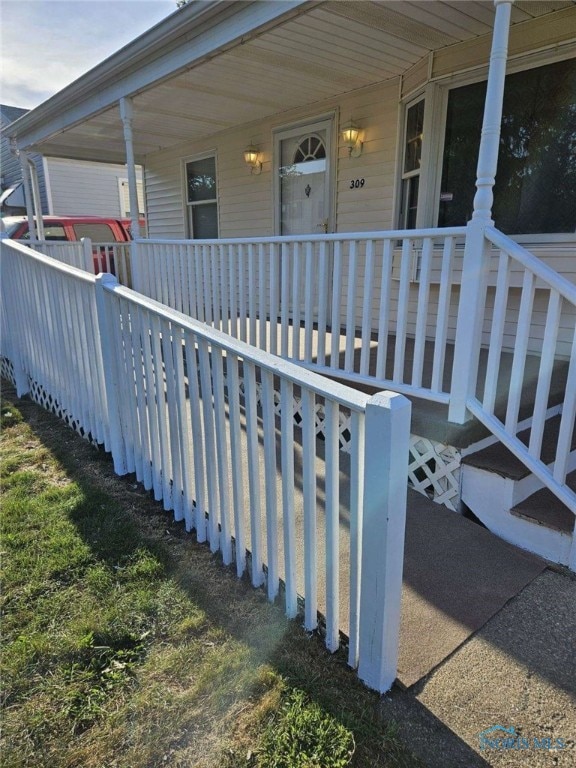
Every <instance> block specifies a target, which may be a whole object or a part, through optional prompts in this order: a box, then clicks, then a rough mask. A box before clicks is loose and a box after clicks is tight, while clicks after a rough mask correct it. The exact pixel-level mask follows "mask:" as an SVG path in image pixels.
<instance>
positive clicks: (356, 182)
mask: <svg viewBox="0 0 576 768" xmlns="http://www.w3.org/2000/svg"><path fill="white" fill-rule="evenodd" d="M365 183H366V180H365V179H352V181H351V182H350V189H361V188H362V187H363V186H364V184H365Z"/></svg>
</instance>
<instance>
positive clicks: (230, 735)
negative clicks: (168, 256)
mask: <svg viewBox="0 0 576 768" xmlns="http://www.w3.org/2000/svg"><path fill="white" fill-rule="evenodd" d="M0 460H1V465H0V472H1V478H2V554H3V576H2V580H3V592H2V634H3V643H2V667H1V672H2V681H3V685H2V703H3V716H2V718H3V734H2V742H1V749H2V764H3V765H5V766H10V768H19V767H20V766H22V767H23V766H34V768H40V767H43V766H45V767H46V768H60V767H61V766H62V767H64V766H66V768H71V767H73V766H77V767H78V768H80V767H81V768H116V767H117V768H140V767H142V768H144V766H146V768H155V767H156V766H170V768H179V767H184V766H187V767H192V766H193V768H249V767H251V766H254V767H255V768H258V767H260V768H344V766H348V765H349V766H357V767H360V766H361V767H362V768H370V766H392V767H395V766H406V767H407V768H417V766H420V765H421V764H420V763H419V762H418V761H417V760H416V759H415V758H414V757H413V756H412V755H411V754H410V753H409V751H408V750H406V749H405V748H404V746H403V745H402V744H401V743H400V742H399V740H398V739H397V738H396V736H395V728H394V724H393V723H391V722H388V721H386V720H385V719H384V716H383V714H382V708H381V706H379V702H380V697H378V696H377V695H376V694H374V693H372V692H370V691H368V690H367V689H366V688H364V687H363V686H362V685H361V683H359V681H358V680H357V678H356V677H355V674H354V673H353V672H352V671H351V670H350V669H349V668H348V666H347V664H346V657H345V654H344V653H336V654H334V655H330V654H329V653H328V652H327V651H326V649H325V647H324V646H323V644H322V641H321V639H320V638H318V637H317V636H315V635H309V634H307V633H306V632H304V630H303V629H302V628H301V620H295V621H288V620H287V619H286V618H285V617H284V615H283V613H282V609H281V607H279V606H276V605H271V604H270V603H269V602H268V601H267V600H266V598H265V595H264V593H263V592H262V591H258V590H254V589H252V587H251V586H250V584H249V583H248V582H247V581H245V580H238V579H237V578H236V576H235V573H234V572H233V571H232V570H231V569H227V568H224V567H223V565H222V563H221V560H220V558H219V557H218V556H217V555H213V554H211V553H210V551H209V549H208V548H207V547H206V546H205V545H201V544H198V543H197V542H196V541H195V538H194V536H193V535H191V534H186V533H185V532H184V530H183V528H182V527H181V524H178V523H174V522H173V520H172V518H171V515H169V514H168V513H166V512H163V511H162V509H161V507H160V505H159V504H157V503H155V502H154V501H153V500H152V499H151V498H150V496H149V494H147V493H146V492H145V491H144V490H143V489H142V488H141V487H140V486H139V485H138V484H136V482H135V479H134V478H133V477H127V478H118V477H116V476H115V475H114V473H113V470H112V464H111V460H110V458H109V456H107V455H106V454H105V453H104V452H103V451H97V450H96V449H95V448H93V447H92V446H91V445H90V444H89V443H88V442H87V441H86V440H83V439H82V438H80V437H79V436H78V435H76V434H75V433H74V432H73V431H72V430H71V429H69V428H68V427H66V426H65V425H64V424H63V423H62V422H59V421H58V420H57V419H56V418H55V417H54V416H52V415H51V414H49V413H47V412H45V411H43V410H42V409H40V408H39V407H38V406H36V405H34V404H33V403H31V402H30V401H28V400H18V399H16V397H15V395H14V393H13V390H12V388H11V387H9V386H7V385H5V386H4V387H3V396H2V437H1V445H0Z"/></svg>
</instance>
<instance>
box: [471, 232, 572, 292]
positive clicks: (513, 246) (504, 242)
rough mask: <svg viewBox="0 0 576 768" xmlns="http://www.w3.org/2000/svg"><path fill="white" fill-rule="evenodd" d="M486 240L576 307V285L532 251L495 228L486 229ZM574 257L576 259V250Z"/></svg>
mask: <svg viewBox="0 0 576 768" xmlns="http://www.w3.org/2000/svg"><path fill="white" fill-rule="evenodd" d="M486 239H487V240H489V241H490V242H491V243H492V244H493V245H495V246H496V247H497V248H500V249H501V250H502V251H505V252H506V253H507V254H508V255H509V256H510V257H511V258H513V259H514V260H515V261H518V262H519V263H520V264H522V266H523V267H526V269H529V270H530V272H532V273H533V274H534V275H536V277H538V278H540V280H542V281H544V282H545V283H547V284H548V285H549V286H550V288H552V289H553V290H555V291H558V293H559V294H561V295H562V296H564V298H565V299H568V301H570V302H571V303H572V304H574V305H576V285H574V283H571V282H570V281H569V280H566V278H565V277H562V275H559V274H558V272H556V271H555V270H553V269H552V268H551V267H549V266H548V265H547V264H545V263H544V262H543V261H542V260H541V259H539V258H538V257H536V256H534V254H533V253H530V251H528V250H526V248H524V247H523V246H521V245H519V244H518V243H517V242H516V241H515V240H512V239H511V238H509V237H508V236H507V235H505V234H504V233H503V232H500V231H499V230H497V229H495V228H494V227H488V228H487V229H486ZM574 257H575V258H576V249H575V252H574Z"/></svg>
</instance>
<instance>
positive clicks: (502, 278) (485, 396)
mask: <svg viewBox="0 0 576 768" xmlns="http://www.w3.org/2000/svg"><path fill="white" fill-rule="evenodd" d="M485 237H486V240H487V242H488V243H489V246H490V248H492V247H495V248H496V249H497V251H498V279H497V282H496V290H495V293H494V295H493V297H492V298H491V300H490V303H491V304H492V306H491V307H490V308H489V309H488V305H487V302H486V301H484V302H483V303H482V302H481V304H480V311H481V315H480V325H482V326H484V328H485V330H486V329H487V332H488V333H489V347H488V350H489V351H488V359H487V365H486V370H485V373H484V374H483V378H482V380H479V379H477V380H476V383H475V387H474V390H473V391H472V392H471V393H470V394H469V397H468V400H467V407H468V409H469V410H470V411H471V412H472V413H473V414H474V415H475V416H476V417H477V418H478V419H479V420H480V421H482V422H483V423H484V424H485V425H486V426H487V427H488V428H489V429H490V430H491V431H492V432H493V433H494V434H495V435H496V436H497V437H498V438H499V439H500V440H501V441H502V442H503V443H504V445H506V446H507V447H508V448H509V449H510V450H511V451H512V452H513V453H514V454H515V455H516V456H517V457H518V458H519V459H520V460H521V461H522V462H523V463H524V464H525V465H526V466H527V467H528V468H529V469H530V470H531V471H532V472H533V473H534V474H535V475H536V476H537V477H538V478H539V479H540V480H541V481H542V482H543V483H544V484H545V485H546V486H547V487H548V488H550V490H551V491H553V493H555V494H556V496H558V498H559V499H560V500H561V501H562V502H563V503H564V504H565V505H566V506H567V507H568V508H569V509H571V510H572V512H573V513H574V514H575V515H576V494H575V493H574V491H573V490H572V489H571V488H569V487H568V486H567V484H566V476H567V474H568V473H569V472H571V471H572V470H574V469H576V452H575V450H574V448H573V441H574V440H575V439H576V435H575V429H576V286H575V285H574V284H573V283H571V282H569V281H568V280H566V279H564V278H563V277H562V276H561V275H559V274H558V273H557V272H555V271H554V270H552V269H550V267H548V266H547V265H546V264H544V263H542V261H540V259H537V258H536V257H535V256H533V255H532V254H531V253H529V252H528V251H527V250H525V249H524V248H522V247H521V246H520V245H518V244H517V243H515V242H514V241H512V240H511V239H510V238H508V237H506V236H505V235H503V234H502V233H501V232H499V231H498V230H496V229H493V228H487V229H486V230H485ZM513 270H514V272H515V273H516V277H515V280H514V284H513V285H512V284H511V283H512V281H511V274H512V271H513ZM518 272H520V274H521V278H520V279H519V278H518ZM517 286H519V287H517ZM478 291H479V293H482V289H481V280H480V281H479V283H478ZM482 295H484V294H482ZM512 304H515V305H518V312H517V318H515V322H513V324H510V322H509V312H510V306H511V305H512ZM536 315H538V316H541V317H542V320H540V321H538V320H536V319H535V316H536ZM539 323H543V325H542V327H541V337H540V338H541V351H540V354H539V355H538V356H534V355H532V356H531V355H530V350H529V340H530V330H531V329H533V328H534V327H535V326H537V325H538V324H539ZM505 333H506V334H508V336H510V335H512V336H513V340H512V344H513V347H514V353H513V357H512V365H511V368H510V370H509V371H503V370H502V348H503V339H504V335H505ZM507 343H508V344H510V343H511V342H510V339H508V342H507ZM565 350H569V354H568V355H566V354H565ZM479 351H480V350H479V346H478V347H477V349H476V355H478V354H479ZM534 360H536V361H537V369H536V370H533V371H528V370H527V368H528V365H533V361H534ZM474 366H475V368H476V369H477V368H478V366H477V359H476V361H475V363H474ZM553 376H561V377H562V378H563V381H565V383H564V386H563V387H560V388H559V387H558V386H556V387H555V391H557V390H558V389H560V391H561V394H560V396H558V395H557V394H556V395H554V393H553V392H552V390H551V384H552V377H553ZM503 377H504V381H503ZM556 384H557V382H556ZM526 387H532V388H534V396H533V398H531V400H532V399H533V408H532V411H531V413H530V414H529V416H530V417H531V425H530V428H529V429H528V430H524V434H523V435H522V437H523V438H524V439H522V437H521V436H520V435H519V429H518V424H519V421H520V418H521V402H522V396H523V392H524V390H525V388H526ZM503 393H505V397H503ZM552 409H554V412H557V413H559V428H558V433H557V434H554V435H553V438H552V440H553V443H552V448H553V451H552V455H551V456H549V455H548V454H549V452H550V448H549V447H547V446H546V440H545V429H546V425H547V421H548V419H549V415H550V413H551V410H552Z"/></svg>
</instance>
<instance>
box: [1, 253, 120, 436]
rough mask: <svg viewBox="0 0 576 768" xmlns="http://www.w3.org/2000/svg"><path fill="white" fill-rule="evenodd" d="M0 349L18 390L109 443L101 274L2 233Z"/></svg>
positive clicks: (82, 429)
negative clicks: (98, 298) (98, 288)
mask: <svg viewBox="0 0 576 768" xmlns="http://www.w3.org/2000/svg"><path fill="white" fill-rule="evenodd" d="M1 243H2V261H1V267H2V281H1V282H2V285H1V297H2V302H1V303H2V335H1V349H0V352H1V354H2V356H3V357H6V358H7V359H9V360H10V361H11V362H12V365H13V368H14V377H15V383H16V387H17V391H18V394H19V395H23V394H26V393H27V392H28V391H29V390H30V389H33V390H34V394H35V397H36V399H38V400H39V401H41V402H42V403H43V404H44V405H45V406H46V407H48V408H50V409H51V410H54V411H55V412H56V411H58V412H59V413H60V414H61V415H62V416H63V417H64V418H65V419H66V421H67V422H68V423H70V424H75V425H76V426H77V427H78V429H79V431H82V432H83V433H84V434H87V435H90V436H91V437H92V439H93V440H94V441H96V442H98V443H103V444H104V445H105V447H106V448H107V449H109V448H110V434H109V424H108V410H107V399H106V390H105V386H104V373H103V365H102V351H101V346H100V340H99V329H98V318H97V316H96V302H95V294H94V287H95V280H96V278H95V276H94V275H90V274H88V273H87V272H86V271H84V270H80V269H77V268H75V267H70V266H67V265H65V264H61V263H58V262H57V261H55V260H54V259H53V258H49V257H46V256H44V255H41V254H39V253H35V252H34V251H32V250H30V249H29V248H27V247H25V246H23V245H19V244H18V243H15V242H14V241H12V240H2V241H1Z"/></svg>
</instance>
